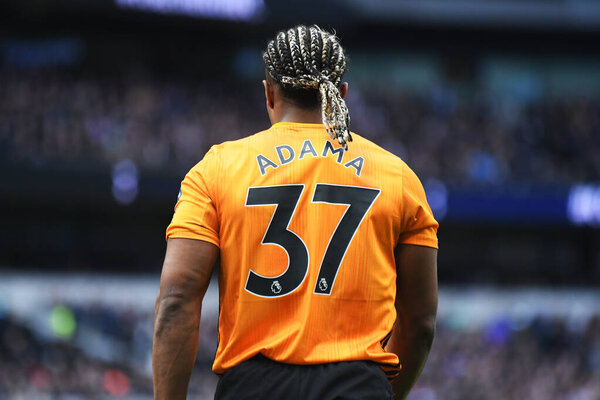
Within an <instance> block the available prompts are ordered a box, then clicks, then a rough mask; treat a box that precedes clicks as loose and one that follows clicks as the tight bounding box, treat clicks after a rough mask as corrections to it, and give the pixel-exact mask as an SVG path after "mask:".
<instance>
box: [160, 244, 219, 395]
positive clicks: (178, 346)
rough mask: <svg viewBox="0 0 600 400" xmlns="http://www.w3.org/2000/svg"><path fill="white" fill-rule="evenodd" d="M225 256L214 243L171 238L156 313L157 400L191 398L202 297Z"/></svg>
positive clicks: (161, 278)
mask: <svg viewBox="0 0 600 400" xmlns="http://www.w3.org/2000/svg"><path fill="white" fill-rule="evenodd" d="M218 255H219V248H218V247H217V246H215V245H214V244H211V243H208V242H204V241H200V240H193V239H169V240H168V242H167V253H166V255H165V261H164V264H163V270H162V274H161V277H160V290H159V293H158V297H157V299H156V306H155V312H154V341H153V344H152V372H153V380H154V399H155V400H185V398H186V396H187V389H188V384H189V380H190V376H191V374H192V369H193V367H194V360H195V359H196V352H197V350H198V332H199V325H200V313H201V310H202V299H203V298H204V294H205V293H206V289H207V288H208V284H209V283H210V277H211V274H212V270H213V266H214V264H215V262H216V260H217V256H218Z"/></svg>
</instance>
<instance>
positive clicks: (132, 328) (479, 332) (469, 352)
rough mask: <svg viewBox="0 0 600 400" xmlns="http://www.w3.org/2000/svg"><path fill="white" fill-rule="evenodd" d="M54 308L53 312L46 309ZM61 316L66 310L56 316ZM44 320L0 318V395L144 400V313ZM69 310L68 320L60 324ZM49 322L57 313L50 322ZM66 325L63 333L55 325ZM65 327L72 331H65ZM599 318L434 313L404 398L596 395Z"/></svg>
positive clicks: (204, 384)
mask: <svg viewBox="0 0 600 400" xmlns="http://www.w3.org/2000/svg"><path fill="white" fill-rule="evenodd" d="M57 309H59V310H60V313H59V316H58V317H57V314H56V310H57ZM65 313H66V314H65ZM47 315H48V318H47V319H43V318H39V319H37V321H46V322H47V323H48V324H49V325H50V326H51V330H50V331H51V334H50V335H48V334H44V330H45V328H44V326H42V325H43V324H42V325H37V326H36V324H33V325H32V324H31V322H29V323H27V322H24V321H20V320H18V319H16V318H15V317H14V316H11V315H10V314H4V315H2V316H0V398H2V399H7V400H13V399H20V398H24V397H23V396H26V397H27V398H36V399H66V398H69V399H73V400H78V399H109V398H110V399H116V398H128V399H150V398H151V397H152V394H151V393H152V384H151V378H150V374H151V372H150V371H151V369H150V354H151V335H152V329H151V328H152V315H151V313H149V312H141V311H134V310H131V309H128V310H121V309H116V308H111V307H100V306H98V307H89V308H77V307H74V306H70V307H69V306H67V305H59V306H57V307H55V308H54V309H53V310H48V313H47ZM68 315H72V317H73V321H75V322H76V325H73V324H70V323H69V321H70V319H69V318H71V317H67V316H68ZM57 318H58V319H57ZM207 321H208V322H205V323H203V324H201V335H200V346H199V352H198V358H197V362H196V370H195V372H194V373H193V375H192V381H191V384H190V396H191V398H196V399H211V398H212V394H213V393H214V387H215V385H216V381H217V377H216V375H214V374H213V373H212V372H211V371H210V366H211V363H212V359H213V356H214V353H215V349H216V344H217V341H216V338H217V333H216V315H212V316H210V318H209V319H208V320H207ZM65 324H66V325H65ZM65 327H67V328H68V329H65ZM70 328H73V329H70ZM598 398H600V315H596V316H595V317H593V318H591V319H588V320H585V321H572V320H569V319H566V318H562V317H561V318H559V317H547V316H545V317H542V316H537V317H535V318H533V319H530V320H527V321H515V320H511V319H506V318H504V319H503V318H497V319H495V320H492V321H490V322H489V323H487V324H486V325H485V326H480V327H477V328H473V327H470V328H467V327H465V326H462V327H461V325H460V324H457V323H456V321H452V320H451V319H449V318H440V320H439V322H438V332H437V336H436V339H435V343H434V346H433V349H432V352H431V355H430V359H429V361H428V363H427V366H426V368H425V370H424V372H423V375H422V377H421V379H420V380H419V382H418V384H417V386H416V387H415V389H414V390H413V393H412V394H411V396H410V397H409V399H411V400H442V399H443V400H455V399H456V400H459V399H469V400H496V399H498V400H505V399H529V400H559V399H560V400H597V399H598Z"/></svg>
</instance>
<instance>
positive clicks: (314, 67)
mask: <svg viewBox="0 0 600 400" xmlns="http://www.w3.org/2000/svg"><path fill="white" fill-rule="evenodd" d="M263 60H264V62H265V67H266V70H267V79H270V80H271V81H272V82H274V83H276V84H277V85H279V86H280V87H281V89H282V94H283V96H285V97H286V98H288V99H290V100H292V101H293V102H294V103H295V104H297V105H298V106H299V107H304V108H311V107H318V106H319V105H320V106H321V117H322V120H323V125H325V128H326V129H327V133H329V136H331V138H332V139H335V140H337V141H338V142H339V143H340V144H342V145H343V146H344V147H346V148H347V147H348V146H347V144H346V142H351V141H352V136H351V135H350V130H349V127H348V125H349V123H350V116H349V114H348V107H346V102H345V101H344V99H343V98H342V97H341V95H340V92H339V89H338V87H339V86H340V84H341V82H342V77H343V75H344V72H346V65H347V61H346V56H345V54H344V50H343V49H342V46H341V45H340V43H339V40H338V38H337V37H336V36H335V35H334V34H331V33H329V32H326V31H324V30H322V29H320V28H319V27H318V26H316V25H313V26H310V27H307V26H304V25H299V26H296V27H294V28H291V29H288V30H287V31H281V32H279V33H277V36H276V37H275V39H273V40H271V41H270V42H269V43H268V44H267V49H266V51H265V52H264V53H263Z"/></svg>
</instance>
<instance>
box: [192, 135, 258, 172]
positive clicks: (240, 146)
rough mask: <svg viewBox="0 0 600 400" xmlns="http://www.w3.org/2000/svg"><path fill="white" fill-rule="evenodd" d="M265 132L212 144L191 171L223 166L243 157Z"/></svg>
mask: <svg viewBox="0 0 600 400" xmlns="http://www.w3.org/2000/svg"><path fill="white" fill-rule="evenodd" d="M267 132H268V130H264V131H260V132H257V133H255V134H253V135H249V136H246V137H243V138H241V139H237V140H229V141H226V142H222V143H218V144H214V145H212V146H211V147H210V149H209V150H208V151H207V152H206V154H205V155H204V157H203V158H202V160H200V161H199V162H198V163H197V164H196V165H195V166H194V167H192V169H191V171H202V170H205V169H206V168H209V167H212V168H216V167H217V166H220V167H222V168H223V167H226V165H227V164H229V163H230V162H232V161H233V162H236V161H238V160H239V159H240V157H243V156H244V155H245V154H246V153H248V152H249V151H250V149H252V148H253V147H254V146H255V145H256V144H258V143H259V142H260V141H261V139H262V138H263V137H264V136H265V134H266V133H267Z"/></svg>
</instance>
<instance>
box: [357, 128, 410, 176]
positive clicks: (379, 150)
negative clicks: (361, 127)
mask: <svg viewBox="0 0 600 400" xmlns="http://www.w3.org/2000/svg"><path fill="white" fill-rule="evenodd" d="M352 137H353V139H354V140H353V141H352V142H351V143H349V146H352V145H353V144H354V145H356V146H357V147H358V148H360V149H363V150H365V151H366V152H367V153H369V154H370V155H371V156H374V157H375V161H376V162H377V163H379V164H381V165H387V166H389V167H390V168H393V169H397V170H399V169H401V170H404V169H405V168H408V165H407V164H406V163H405V162H404V160H402V159H401V158H400V157H398V156H397V155H395V154H393V153H391V152H389V151H388V150H386V149H384V148H383V147H381V146H379V145H378V144H376V143H375V142H373V141H371V140H369V139H367V138H365V137H363V136H361V135H359V134H357V133H355V132H352Z"/></svg>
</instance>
